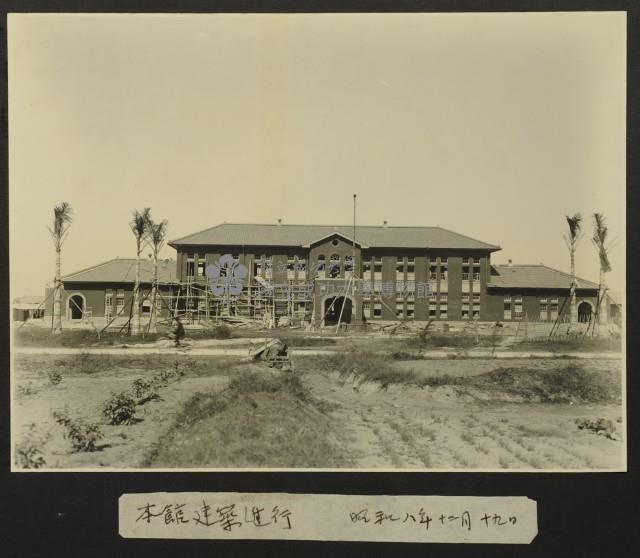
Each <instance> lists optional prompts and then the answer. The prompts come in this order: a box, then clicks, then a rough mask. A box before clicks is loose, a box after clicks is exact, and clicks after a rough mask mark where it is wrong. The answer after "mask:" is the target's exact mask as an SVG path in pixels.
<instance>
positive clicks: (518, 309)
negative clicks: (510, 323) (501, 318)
mask: <svg viewBox="0 0 640 558" xmlns="http://www.w3.org/2000/svg"><path fill="white" fill-rule="evenodd" d="M513 317H514V319H516V320H521V319H522V297H521V296H517V297H516V298H515V299H514V303H513Z"/></svg>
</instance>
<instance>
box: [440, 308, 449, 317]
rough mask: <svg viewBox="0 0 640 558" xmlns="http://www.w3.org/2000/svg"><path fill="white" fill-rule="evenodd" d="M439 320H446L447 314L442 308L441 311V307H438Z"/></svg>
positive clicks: (445, 309)
mask: <svg viewBox="0 0 640 558" xmlns="http://www.w3.org/2000/svg"><path fill="white" fill-rule="evenodd" d="M440 319H441V320H446V319H448V314H447V308H446V307H445V308H444V310H443V309H442V307H440Z"/></svg>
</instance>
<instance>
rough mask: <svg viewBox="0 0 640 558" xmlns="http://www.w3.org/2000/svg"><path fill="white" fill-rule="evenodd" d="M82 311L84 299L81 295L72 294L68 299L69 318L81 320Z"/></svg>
mask: <svg viewBox="0 0 640 558" xmlns="http://www.w3.org/2000/svg"><path fill="white" fill-rule="evenodd" d="M84 309H85V305H84V297H83V296H82V295H81V294H74V295H71V296H70V297H69V313H68V316H69V318H71V319H72V320H81V319H82V317H83V316H84Z"/></svg>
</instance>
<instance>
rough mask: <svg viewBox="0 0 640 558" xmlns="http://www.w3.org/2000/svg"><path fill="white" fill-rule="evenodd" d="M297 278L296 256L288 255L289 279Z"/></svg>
mask: <svg viewBox="0 0 640 558" xmlns="http://www.w3.org/2000/svg"><path fill="white" fill-rule="evenodd" d="M295 278H296V256H287V279H295Z"/></svg>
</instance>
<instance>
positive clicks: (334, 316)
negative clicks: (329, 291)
mask: <svg viewBox="0 0 640 558" xmlns="http://www.w3.org/2000/svg"><path fill="white" fill-rule="evenodd" d="M343 307H344V308H343ZM352 310H353V303H352V302H351V299H350V298H349V297H344V296H332V297H329V298H326V299H325V301H324V325H326V326H330V325H336V324H337V323H338V320H340V323H342V324H350V323H351V312H352ZM341 312H342V318H340V313H341Z"/></svg>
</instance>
